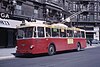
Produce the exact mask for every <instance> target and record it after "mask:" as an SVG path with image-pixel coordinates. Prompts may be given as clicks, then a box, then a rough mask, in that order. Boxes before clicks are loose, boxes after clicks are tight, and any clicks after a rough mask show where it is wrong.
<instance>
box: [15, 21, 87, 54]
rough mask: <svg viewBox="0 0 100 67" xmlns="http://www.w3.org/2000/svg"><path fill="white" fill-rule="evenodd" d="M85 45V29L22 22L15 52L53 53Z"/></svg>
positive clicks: (80, 47)
mask: <svg viewBox="0 0 100 67" xmlns="http://www.w3.org/2000/svg"><path fill="white" fill-rule="evenodd" d="M85 47H86V36H85V30H83V29H79V28H75V27H72V28H69V27H67V26H66V25H64V24H60V23H58V24H52V25H46V24H39V23H36V22H27V23H22V24H20V26H18V32H17V50H16V52H17V53H20V54H27V53H30V54H40V53H48V54H49V55H54V54H55V53H56V52H58V51H65V50H73V49H76V50H77V51H80V50H81V49H84V48H85Z"/></svg>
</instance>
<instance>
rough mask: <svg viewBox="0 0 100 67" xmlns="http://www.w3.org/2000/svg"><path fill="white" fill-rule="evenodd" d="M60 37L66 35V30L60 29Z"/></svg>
mask: <svg viewBox="0 0 100 67" xmlns="http://www.w3.org/2000/svg"><path fill="white" fill-rule="evenodd" d="M60 37H66V30H64V29H60Z"/></svg>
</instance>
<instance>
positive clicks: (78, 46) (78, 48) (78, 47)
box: [77, 43, 81, 51]
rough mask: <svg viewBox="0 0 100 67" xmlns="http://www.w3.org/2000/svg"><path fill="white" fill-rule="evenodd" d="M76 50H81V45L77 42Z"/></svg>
mask: <svg viewBox="0 0 100 67" xmlns="http://www.w3.org/2000/svg"><path fill="white" fill-rule="evenodd" d="M77 51H81V45H80V44H79V43H77Z"/></svg>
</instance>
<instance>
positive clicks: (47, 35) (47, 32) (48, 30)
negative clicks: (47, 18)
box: [46, 28, 51, 37]
mask: <svg viewBox="0 0 100 67" xmlns="http://www.w3.org/2000/svg"><path fill="white" fill-rule="evenodd" d="M46 37H51V29H50V28H46Z"/></svg>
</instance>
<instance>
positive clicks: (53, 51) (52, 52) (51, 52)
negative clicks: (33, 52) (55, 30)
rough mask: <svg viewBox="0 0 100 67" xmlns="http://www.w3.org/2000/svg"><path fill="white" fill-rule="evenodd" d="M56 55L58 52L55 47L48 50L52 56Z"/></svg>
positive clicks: (51, 46) (52, 46)
mask: <svg viewBox="0 0 100 67" xmlns="http://www.w3.org/2000/svg"><path fill="white" fill-rule="evenodd" d="M55 53H56V50H55V47H54V45H50V46H49V48H48V54H49V55H50V56H51V55H54V54H55Z"/></svg>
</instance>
